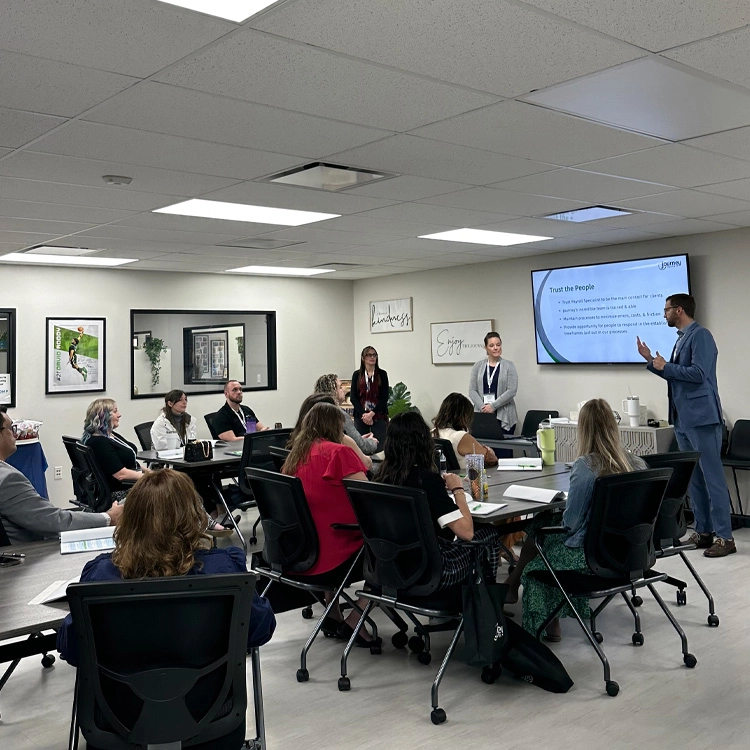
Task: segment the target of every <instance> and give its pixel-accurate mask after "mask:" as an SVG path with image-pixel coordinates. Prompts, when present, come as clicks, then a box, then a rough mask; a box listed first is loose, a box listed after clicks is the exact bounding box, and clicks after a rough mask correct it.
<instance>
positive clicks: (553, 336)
mask: <svg viewBox="0 0 750 750" xmlns="http://www.w3.org/2000/svg"><path fill="white" fill-rule="evenodd" d="M531 284H532V290H533V294H534V321H535V328H536V351H537V362H538V363H539V364H556V363H610V364H624V363H629V362H640V363H642V362H643V358H642V357H641V356H640V355H639V354H638V351H637V349H636V336H640V337H641V340H642V341H645V342H646V343H647V344H648V345H649V347H651V351H652V352H654V353H655V352H656V351H657V350H658V351H659V353H660V354H661V355H662V356H663V357H665V358H666V359H669V357H670V355H671V353H672V348H673V346H674V343H675V341H676V338H677V336H676V334H677V331H676V330H675V329H674V328H669V327H668V326H667V323H666V321H665V320H664V300H665V299H666V298H667V297H668V296H669V295H670V294H678V293H685V292H688V291H689V275H688V256H687V255H671V256H667V257H663V258H648V259H643V260H632V261H622V262H616V263H602V264H597V265H590V266H573V267H570V268H555V269H550V270H545V271H532V273H531Z"/></svg>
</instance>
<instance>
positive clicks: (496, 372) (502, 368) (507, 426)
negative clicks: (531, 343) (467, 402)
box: [469, 331, 518, 435]
mask: <svg viewBox="0 0 750 750" xmlns="http://www.w3.org/2000/svg"><path fill="white" fill-rule="evenodd" d="M484 348H485V350H486V351H487V359H480V360H479V362H477V363H476V364H475V365H474V367H472V368H471V378H470V379H469V398H470V399H471V402H472V403H473V404H474V411H481V412H484V413H485V414H491V413H493V412H494V413H495V415H496V416H497V419H498V421H499V422H500V426H501V427H502V428H503V432H505V433H506V434H508V435H512V434H513V433H514V432H515V431H516V423H517V422H518V415H517V414H516V402H515V398H516V392H517V391H518V373H517V372H516V366H515V365H514V364H513V363H512V362H511V361H510V360H507V359H503V358H502V356H501V355H502V353H503V342H502V340H501V338H500V334H499V333H498V332H497V331H490V332H489V333H488V334H487V335H486V336H485V337H484Z"/></svg>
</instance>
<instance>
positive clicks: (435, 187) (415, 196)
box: [346, 175, 471, 201]
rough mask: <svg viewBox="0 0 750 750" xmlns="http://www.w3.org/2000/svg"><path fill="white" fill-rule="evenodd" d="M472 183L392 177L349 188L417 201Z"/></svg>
mask: <svg viewBox="0 0 750 750" xmlns="http://www.w3.org/2000/svg"><path fill="white" fill-rule="evenodd" d="M469 187H471V185H464V184H463V183H461V182H447V181H446V180H431V179H429V178H427V177H410V176H408V175H407V176H404V177H391V178H390V179H387V180H384V181H382V182H373V183H371V184H370V185H363V186H362V187H358V188H353V189H352V190H347V191H346V192H347V193H352V194H353V195H366V196H369V197H371V198H386V199H388V200H393V201H417V200H420V199H421V198H430V197H432V196H433V195H442V194H444V193H455V192H456V191H458V190H466V189H467V188H469Z"/></svg>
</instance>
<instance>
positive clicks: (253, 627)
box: [57, 469, 276, 750]
mask: <svg viewBox="0 0 750 750" xmlns="http://www.w3.org/2000/svg"><path fill="white" fill-rule="evenodd" d="M205 528H206V514H205V511H204V510H203V503H202V502H201V498H200V495H198V493H197V492H196V491H195V488H194V487H193V483H192V482H191V481H190V478H189V477H188V476H187V475H186V474H183V473H182V472H179V471H174V470H172V469H155V470H154V471H150V472H148V474H144V476H143V477H142V478H141V479H139V480H138V482H136V484H135V486H134V487H133V489H132V490H131V491H130V494H129V495H128V501H127V503H125V505H124V508H123V513H122V518H121V519H120V523H119V525H118V527H117V531H116V532H115V549H114V552H112V553H111V554H110V553H106V554H103V555H99V556H98V557H97V558H95V559H94V560H91V561H90V562H88V563H86V565H85V567H84V568H83V572H82V573H81V582H91V581H117V580H121V579H125V580H128V579H142V578H161V577H172V576H185V575H187V576H192V575H217V574H222V573H245V572H246V571H247V565H246V560H245V553H244V552H243V551H242V550H241V549H239V548H238V547H227V548H226V549H216V548H213V549H211V547H210V541H209V538H208V537H207V536H206V535H205V533H204V530H205ZM275 627H276V618H275V617H274V614H273V611H272V610H271V607H270V605H269V604H268V601H267V600H266V599H265V598H263V597H260V596H258V594H257V593H254V594H253V605H252V609H251V610H250V628H249V631H248V640H247V646H248V648H252V647H255V646H262V645H263V644H264V643H267V642H268V641H269V640H270V639H271V636H272V635H273V632H274V629H275ZM72 628H73V620H72V616H71V615H68V616H67V617H66V618H65V621H64V622H63V625H62V627H61V628H60V630H59V631H58V634H57V648H58V650H59V651H60V655H61V656H62V658H63V659H65V660H66V661H67V662H69V663H70V664H73V665H74V666H75V665H77V663H78V651H77V646H76V639H75V637H74V635H73V630H72ZM227 708H229V709H231V706H230V707H226V706H223V707H222V708H221V709H220V715H224V714H221V711H224V712H226V711H227ZM244 733H245V726H244V724H243V725H241V726H240V727H239V728H238V730H235V731H234V732H232V733H231V734H229V735H226V736H225V737H221V738H217V739H215V740H213V741H212V742H211V743H202V744H200V745H196V746H195V747H196V748H200V749H202V750H209V748H210V750H225V749H226V750H229V749H230V748H231V749H232V750H234V748H237V747H240V745H241V744H242V740H243V738H244V736H245V735H244ZM88 747H89V748H92V746H91V745H89V746H88ZM92 750H93V749H92Z"/></svg>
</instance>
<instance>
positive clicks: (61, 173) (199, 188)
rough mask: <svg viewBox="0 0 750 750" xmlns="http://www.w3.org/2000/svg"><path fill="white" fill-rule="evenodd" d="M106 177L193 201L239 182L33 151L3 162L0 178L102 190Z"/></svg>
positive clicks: (139, 188) (11, 157)
mask: <svg viewBox="0 0 750 750" xmlns="http://www.w3.org/2000/svg"><path fill="white" fill-rule="evenodd" d="M105 174H115V175H125V176H127V177H132V178H133V182H132V186H133V188H134V189H135V190H138V191H143V192H147V193H150V192H153V193H162V194H167V195H179V196H185V197H191V198H192V197H195V196H197V195H202V194H203V193H206V192H209V191H211V190H218V189H220V188H222V187H226V186H227V185H231V184H232V183H234V182H236V180H233V179H225V178H223V177H213V176H210V175H200V174H189V173H187V172H175V171H172V170H168V169H154V168H153V167H144V166H140V165H135V164H121V163H119V162H114V161H96V160H93V159H78V158H74V157H69V156H58V155H56V154H41V153H34V152H30V151H19V152H17V153H15V154H13V155H12V156H9V157H7V158H5V159H3V160H2V161H0V175H3V176H5V177H22V178H24V179H31V180H50V181H52V182H63V183H70V184H73V185H90V186H92V187H100V186H101V185H103V184H104V182H103V180H102V176H103V175H105Z"/></svg>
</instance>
